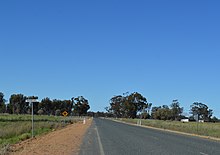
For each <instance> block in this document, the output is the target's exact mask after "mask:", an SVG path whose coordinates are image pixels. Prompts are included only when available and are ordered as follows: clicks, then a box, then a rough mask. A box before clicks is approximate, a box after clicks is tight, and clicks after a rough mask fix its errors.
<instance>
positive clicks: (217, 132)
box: [120, 118, 220, 138]
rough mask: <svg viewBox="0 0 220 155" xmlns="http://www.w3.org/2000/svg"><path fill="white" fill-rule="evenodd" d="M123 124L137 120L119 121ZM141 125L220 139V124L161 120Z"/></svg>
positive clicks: (142, 122)
mask: <svg viewBox="0 0 220 155" xmlns="http://www.w3.org/2000/svg"><path fill="white" fill-rule="evenodd" d="M120 120H121V121H123V122H128V123H133V124H137V123H138V121H140V120H139V119H126V118H122V119H120ZM141 125H144V126H150V127H155V128H161V129H168V130H174V131H180V132H185V133H190V134H197V135H202V136H210V137H215V138H220V123H210V122H204V123H198V122H187V123H183V122H180V121H163V120H151V119H145V120H143V119H142V120H141Z"/></svg>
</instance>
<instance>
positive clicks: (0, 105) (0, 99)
mask: <svg viewBox="0 0 220 155" xmlns="http://www.w3.org/2000/svg"><path fill="white" fill-rule="evenodd" d="M5 112H6V105H5V99H4V94H3V93H2V92H0V113H5Z"/></svg>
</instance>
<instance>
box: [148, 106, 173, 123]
mask: <svg viewBox="0 0 220 155" xmlns="http://www.w3.org/2000/svg"><path fill="white" fill-rule="evenodd" d="M151 117H152V118H153V119H159V120H171V119H172V110H171V109H170V108H169V107H168V106H167V105H163V106H162V107H161V106H159V107H152V110H151Z"/></svg>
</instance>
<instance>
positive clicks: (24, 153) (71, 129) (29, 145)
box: [9, 119, 92, 155]
mask: <svg viewBox="0 0 220 155" xmlns="http://www.w3.org/2000/svg"><path fill="white" fill-rule="evenodd" d="M91 122H92V119H90V120H88V119H87V120H86V124H83V123H82V122H78V123H75V124H72V125H68V126H67V127H65V128H63V129H60V130H57V131H53V132H50V133H48V134H46V135H42V136H39V137H36V138H33V139H29V140H26V141H23V142H20V143H18V144H15V145H12V146H11V147H10V153H9V154H10V155H30V154H31V155H61V154H63V155H70V154H71V155H72V154H78V153H79V150H80V145H81V143H82V139H83V135H84V134H85V133H86V130H87V129H88V127H89V126H90V125H91Z"/></svg>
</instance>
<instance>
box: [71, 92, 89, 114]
mask: <svg viewBox="0 0 220 155" xmlns="http://www.w3.org/2000/svg"><path fill="white" fill-rule="evenodd" d="M73 102H74V105H73V108H74V110H73V112H74V114H77V115H78V116H82V115H86V114H87V111H88V110H89V109H90V106H89V101H88V100H87V99H85V98H84V97H83V96H79V97H77V98H74V99H73Z"/></svg>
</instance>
